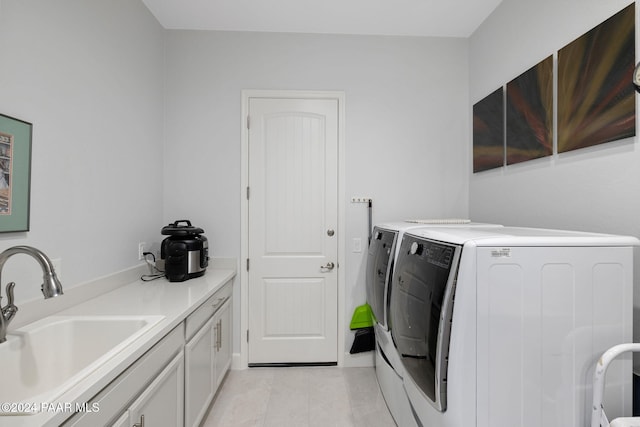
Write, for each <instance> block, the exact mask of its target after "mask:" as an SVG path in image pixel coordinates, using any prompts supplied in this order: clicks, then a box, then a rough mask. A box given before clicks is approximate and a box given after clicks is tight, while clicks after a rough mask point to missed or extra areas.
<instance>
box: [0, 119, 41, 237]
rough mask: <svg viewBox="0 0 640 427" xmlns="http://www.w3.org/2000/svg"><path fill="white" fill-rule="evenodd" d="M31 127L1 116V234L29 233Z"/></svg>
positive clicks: (26, 123)
mask: <svg viewBox="0 0 640 427" xmlns="http://www.w3.org/2000/svg"><path fill="white" fill-rule="evenodd" d="M32 128H33V125H32V124H31V123H28V122H25V121H23V120H20V119H16V118H14V117H9V116H5V115H4V114H0V233H9V232H18V231H29V201H30V190H31V135H32Z"/></svg>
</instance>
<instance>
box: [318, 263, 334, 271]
mask: <svg viewBox="0 0 640 427" xmlns="http://www.w3.org/2000/svg"><path fill="white" fill-rule="evenodd" d="M335 266H336V265H335V264H334V263H332V262H328V263H327V265H321V266H320V268H322V269H324V270H333V268H334V267H335Z"/></svg>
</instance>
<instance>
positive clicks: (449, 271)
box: [391, 234, 461, 411]
mask: <svg viewBox="0 0 640 427" xmlns="http://www.w3.org/2000/svg"><path fill="white" fill-rule="evenodd" d="M460 252H461V247H460V246H456V245H451V244H446V243H442V242H436V241H431V240H426V239H422V238H419V237H415V236H412V235H411V234H405V235H404V237H403V239H402V244H401V246H400V252H399V254H398V259H397V264H396V267H395V271H394V275H393V286H392V288H391V313H392V321H393V328H391V334H392V337H393V340H394V343H395V345H396V347H397V349H398V353H399V355H400V357H401V358H402V362H403V365H404V367H405V372H406V374H408V376H409V377H410V378H411V380H412V381H413V382H414V383H415V384H416V386H417V387H418V388H419V389H420V390H421V391H422V392H423V393H424V394H425V395H426V396H427V398H428V400H429V401H430V403H432V404H433V405H434V406H435V407H436V409H438V410H439V411H444V410H446V407H447V400H446V381H447V359H448V354H449V336H450V332H451V319H452V313H453V297H454V292H455V278H456V274H457V266H458V261H459V259H460Z"/></svg>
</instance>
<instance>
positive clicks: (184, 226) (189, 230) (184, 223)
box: [160, 219, 204, 236]
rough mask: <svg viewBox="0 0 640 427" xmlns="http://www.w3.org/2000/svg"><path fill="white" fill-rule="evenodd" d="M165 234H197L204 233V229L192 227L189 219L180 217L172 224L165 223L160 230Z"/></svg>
mask: <svg viewBox="0 0 640 427" xmlns="http://www.w3.org/2000/svg"><path fill="white" fill-rule="evenodd" d="M160 233H161V234H163V235H165V236H197V235H198V234H202V233H204V230H203V229H202V228H200V227H194V226H192V225H191V221H189V220H188V219H181V220H179V221H176V222H174V223H172V224H169V225H165V226H164V227H162V230H161V231H160Z"/></svg>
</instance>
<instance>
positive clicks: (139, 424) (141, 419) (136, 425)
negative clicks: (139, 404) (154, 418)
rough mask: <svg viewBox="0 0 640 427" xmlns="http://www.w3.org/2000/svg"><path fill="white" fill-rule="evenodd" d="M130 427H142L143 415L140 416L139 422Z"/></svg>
mask: <svg viewBox="0 0 640 427" xmlns="http://www.w3.org/2000/svg"><path fill="white" fill-rule="evenodd" d="M132 427H144V415H140V422H139V423H135V424H134V425H133V426H132Z"/></svg>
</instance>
